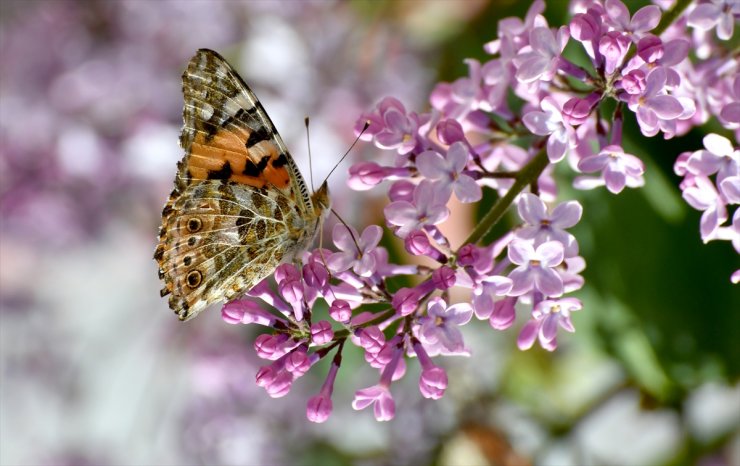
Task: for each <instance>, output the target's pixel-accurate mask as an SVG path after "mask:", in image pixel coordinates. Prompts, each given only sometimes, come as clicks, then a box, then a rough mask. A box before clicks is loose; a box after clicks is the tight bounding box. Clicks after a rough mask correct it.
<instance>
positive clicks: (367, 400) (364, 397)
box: [352, 347, 403, 421]
mask: <svg viewBox="0 0 740 466" xmlns="http://www.w3.org/2000/svg"><path fill="white" fill-rule="evenodd" d="M392 354H393V355H392V357H391V360H390V361H389V362H388V364H386V366H385V368H383V373H382V374H381V375H380V381H379V382H378V384H377V385H373V386H372V387H368V388H363V389H361V390H357V391H356V392H355V399H354V400H353V401H352V408H354V409H355V410H358V411H359V410H361V409H365V408H367V407H368V406H370V405H375V406H374V408H373V413H374V414H375V419H376V420H378V421H390V420H391V419H393V416H395V415H396V403H395V401H393V396H392V395H391V390H390V386H391V382H392V380H393V374H394V373H395V372H396V368H397V367H398V363H399V361H400V359H401V356H403V349H402V348H401V347H396V348H394V349H393V353H392Z"/></svg>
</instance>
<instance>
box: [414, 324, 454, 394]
mask: <svg viewBox="0 0 740 466" xmlns="http://www.w3.org/2000/svg"><path fill="white" fill-rule="evenodd" d="M413 346H414V353H416V357H417V358H418V359H419V363H420V364H421V376H420V377H419V391H420V392H421V394H422V396H423V397H424V398H431V399H433V400H438V399H440V398H442V395H444V393H445V390H446V389H447V372H445V370H444V369H443V368H441V367H439V366H437V365H435V364H434V363H433V362H432V360H431V358H430V357H429V355H428V354H427V352H426V351H425V350H424V346H423V345H422V344H421V343H420V342H419V340H417V339H415V338H414V339H413Z"/></svg>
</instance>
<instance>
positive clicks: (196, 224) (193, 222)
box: [187, 218, 203, 233]
mask: <svg viewBox="0 0 740 466" xmlns="http://www.w3.org/2000/svg"><path fill="white" fill-rule="evenodd" d="M202 226H203V222H201V221H200V219H199V218H191V219H190V220H188V224H187V228H188V231H189V232H190V233H195V232H197V231H198V230H200V229H201V227H202Z"/></svg>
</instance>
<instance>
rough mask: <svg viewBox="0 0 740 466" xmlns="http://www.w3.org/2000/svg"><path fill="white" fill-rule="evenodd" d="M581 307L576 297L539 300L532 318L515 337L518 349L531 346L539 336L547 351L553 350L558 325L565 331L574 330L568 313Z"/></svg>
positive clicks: (555, 344)
mask: <svg viewBox="0 0 740 466" xmlns="http://www.w3.org/2000/svg"><path fill="white" fill-rule="evenodd" d="M582 307H583V305H582V304H581V301H579V300H578V299H576V298H561V299H546V300H544V301H540V302H539V303H537V305H536V306H535V307H534V309H533V311H532V319H530V320H529V321H527V323H526V324H524V327H522V330H521V332H520V333H519V338H517V345H518V346H519V349H521V350H526V349H529V348H531V347H532V345H533V344H534V341H535V340H536V339H538V338H539V341H540V345H542V347H543V348H544V349H546V350H548V351H553V350H554V349H555V348H556V347H557V345H558V342H557V338H556V337H557V334H558V326H559V327H562V328H563V329H564V330H565V331H567V332H571V333H572V332H575V328H573V323H572V322H571V320H570V313H571V312H574V311H578V310H580V309H581V308H582Z"/></svg>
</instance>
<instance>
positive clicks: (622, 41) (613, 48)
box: [599, 31, 632, 74]
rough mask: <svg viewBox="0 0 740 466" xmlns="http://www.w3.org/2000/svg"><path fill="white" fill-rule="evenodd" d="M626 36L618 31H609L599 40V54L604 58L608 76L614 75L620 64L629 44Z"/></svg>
mask: <svg viewBox="0 0 740 466" xmlns="http://www.w3.org/2000/svg"><path fill="white" fill-rule="evenodd" d="M631 43H632V42H630V39H629V37H628V36H627V34H625V33H622V32H619V31H609V32H607V33H606V34H604V35H603V36H601V39H600V40H599V53H600V54H601V55H602V56H603V57H604V59H605V64H606V69H605V71H606V72H607V73H608V74H612V73H614V70H615V69H616V68H617V66H619V65H621V64H622V60H623V59H624V56H625V55H626V54H627V50H629V47H630V44H631Z"/></svg>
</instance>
